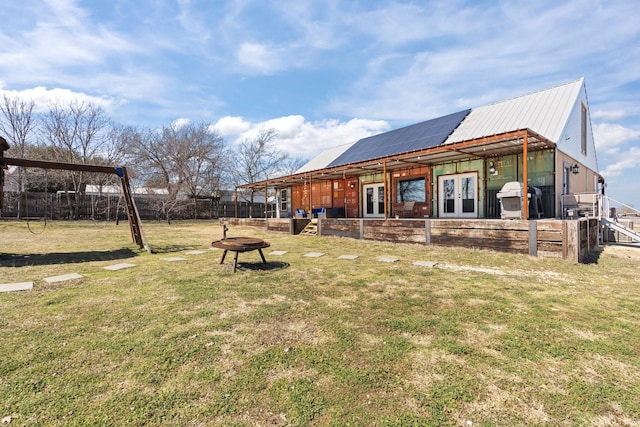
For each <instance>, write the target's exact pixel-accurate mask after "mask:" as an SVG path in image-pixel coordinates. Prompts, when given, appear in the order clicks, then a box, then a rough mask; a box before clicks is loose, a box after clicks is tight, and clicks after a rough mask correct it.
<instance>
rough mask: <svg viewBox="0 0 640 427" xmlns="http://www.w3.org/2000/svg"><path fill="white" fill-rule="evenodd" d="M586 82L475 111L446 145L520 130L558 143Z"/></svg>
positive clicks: (575, 82)
mask: <svg viewBox="0 0 640 427" xmlns="http://www.w3.org/2000/svg"><path fill="white" fill-rule="evenodd" d="M583 84H584V79H583V78H581V79H579V80H576V81H574V82H571V83H567V84H564V85H561V86H556V87H552V88H550V89H546V90H542V91H539V92H534V93H531V94H528V95H523V96H519V97H517V98H513V99H509V100H506V101H501V102H498V103H495V104H490V105H485V106H483V107H478V108H474V109H473V110H471V113H469V115H468V116H467V117H466V118H465V120H464V121H463V122H462V123H461V124H460V126H458V127H457V128H456V129H455V130H454V132H453V133H452V134H451V136H449V138H447V140H446V141H445V144H453V143H456V142H462V141H469V140H472V139H476V138H482V137H485V136H491V135H497V134H501V133H506V132H510V131H513V130H517V129H531V130H532V131H534V132H536V133H538V134H540V135H542V136H544V137H545V138H547V139H549V140H551V141H554V142H557V141H558V140H559V139H560V134H561V133H562V131H563V129H564V126H565V124H566V122H567V119H568V117H569V115H570V113H571V110H572V108H573V106H574V104H575V101H576V99H577V97H578V95H579V93H580V90H581V88H582V85H583Z"/></svg>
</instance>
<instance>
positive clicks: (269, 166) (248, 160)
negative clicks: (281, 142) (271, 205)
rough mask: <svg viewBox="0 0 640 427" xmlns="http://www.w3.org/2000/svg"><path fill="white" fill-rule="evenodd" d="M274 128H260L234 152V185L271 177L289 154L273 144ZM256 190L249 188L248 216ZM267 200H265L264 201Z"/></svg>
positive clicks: (250, 214)
mask: <svg viewBox="0 0 640 427" xmlns="http://www.w3.org/2000/svg"><path fill="white" fill-rule="evenodd" d="M276 136H277V132H276V130H275V129H260V131H259V132H258V134H257V135H256V137H255V138H253V139H245V140H243V141H242V142H241V143H240V146H239V147H238V149H237V152H236V158H235V167H234V168H233V169H232V171H231V175H232V178H233V181H234V184H235V185H241V184H253V183H256V182H258V181H262V180H265V179H269V178H272V177H273V176H274V175H275V174H276V173H277V172H278V171H279V170H281V168H282V167H283V165H284V163H285V162H286V161H287V159H288V158H289V156H288V155H287V154H286V153H283V152H282V151H280V150H279V149H278V148H277V147H276V146H275V144H274V139H275V138H276ZM255 192H256V190H255V189H254V188H250V189H249V216H250V217H252V216H253V203H254V198H255ZM266 202H267V201H266V200H265V203H266Z"/></svg>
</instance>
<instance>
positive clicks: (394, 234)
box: [225, 218, 599, 262]
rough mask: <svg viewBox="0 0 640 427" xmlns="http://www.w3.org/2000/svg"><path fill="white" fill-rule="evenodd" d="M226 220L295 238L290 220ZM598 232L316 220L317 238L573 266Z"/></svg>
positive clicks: (584, 224) (546, 224)
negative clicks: (492, 253) (468, 250)
mask: <svg viewBox="0 0 640 427" xmlns="http://www.w3.org/2000/svg"><path fill="white" fill-rule="evenodd" d="M225 221H227V222H228V223H229V224H232V225H248V226H259V227H262V228H265V229H267V230H272V231H281V232H288V233H291V234H295V229H296V227H295V220H294V219H266V220H265V219H246V218H230V219H227V220H225ZM598 231H599V221H598V220H597V219H596V218H590V219H587V218H581V219H576V220H556V219H544V220H536V221H522V220H521V221H518V220H499V219H434V218H427V219H387V220H384V219H361V218H352V219H344V218H323V219H320V220H319V221H318V234H319V235H320V236H337V237H347V238H352V239H364V240H379V241H387V242H398V243H418V244H424V245H426V246H431V245H440V246H450V247H463V248H474V249H489V250H494V251H502V252H510V253H519V254H528V255H532V256H540V257H544V258H561V259H566V260H569V261H572V262H585V261H587V260H588V259H589V255H590V253H591V252H592V251H593V250H594V249H596V248H597V247H598V241H599V235H598Z"/></svg>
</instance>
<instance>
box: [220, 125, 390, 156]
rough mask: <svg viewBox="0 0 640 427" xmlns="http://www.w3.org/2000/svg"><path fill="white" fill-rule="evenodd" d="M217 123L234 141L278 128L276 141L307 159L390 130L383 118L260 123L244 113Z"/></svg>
mask: <svg viewBox="0 0 640 427" xmlns="http://www.w3.org/2000/svg"><path fill="white" fill-rule="evenodd" d="M214 126H215V128H216V129H217V130H218V132H220V134H221V135H223V136H225V137H227V138H228V141H229V142H230V143H231V144H237V143H239V142H240V141H242V140H245V139H251V138H254V137H255V136H256V135H257V134H258V132H259V131H260V130H261V129H274V130H275V131H276V133H277V135H276V138H275V140H274V142H275V144H276V145H277V146H278V148H279V149H280V150H282V151H284V152H286V153H288V154H290V155H292V156H294V157H301V158H305V159H310V158H312V157H314V156H315V155H316V154H318V153H319V152H320V151H323V150H325V149H327V148H330V147H335V146H337V145H341V144H345V143H347V142H354V141H357V140H358V139H361V138H364V137H367V136H371V135H374V134H377V133H381V132H384V131H387V130H389V125H388V124H387V122H385V121H382V120H364V119H352V120H349V121H347V122H341V121H339V120H322V121H318V122H308V121H307V120H306V119H305V118H304V117H303V116H300V115H292V116H284V117H278V118H275V119H271V120H266V121H263V122H257V123H251V122H248V121H246V120H244V119H242V118H241V117H224V118H222V119H220V120H219V121H218V122H217V123H216V124H215V125H214Z"/></svg>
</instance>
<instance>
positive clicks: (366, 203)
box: [362, 184, 384, 218]
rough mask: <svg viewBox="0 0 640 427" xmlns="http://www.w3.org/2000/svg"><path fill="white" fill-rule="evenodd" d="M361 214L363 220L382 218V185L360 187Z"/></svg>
mask: <svg viewBox="0 0 640 427" xmlns="http://www.w3.org/2000/svg"><path fill="white" fill-rule="evenodd" d="M362 213H363V217H365V218H380V217H384V184H367V185H363V186H362Z"/></svg>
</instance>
